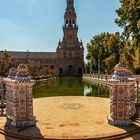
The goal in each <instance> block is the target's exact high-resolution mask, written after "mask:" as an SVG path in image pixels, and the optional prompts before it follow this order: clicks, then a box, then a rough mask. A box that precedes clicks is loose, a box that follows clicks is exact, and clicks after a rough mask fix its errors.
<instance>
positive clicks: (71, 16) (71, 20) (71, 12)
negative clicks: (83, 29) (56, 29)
mask: <svg viewBox="0 0 140 140" xmlns="http://www.w3.org/2000/svg"><path fill="white" fill-rule="evenodd" d="M76 19H77V17H76V13H75V8H74V0H67V8H66V12H65V16H64V20H65V27H66V28H67V27H68V28H76Z"/></svg>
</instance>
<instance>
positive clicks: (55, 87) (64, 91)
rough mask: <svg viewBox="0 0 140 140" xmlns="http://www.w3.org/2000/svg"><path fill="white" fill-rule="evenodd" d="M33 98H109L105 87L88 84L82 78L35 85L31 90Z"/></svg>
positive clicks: (68, 78)
mask: <svg viewBox="0 0 140 140" xmlns="http://www.w3.org/2000/svg"><path fill="white" fill-rule="evenodd" d="M33 96H34V98H42V97H53V96H94V97H103V98H108V97H109V88H108V87H107V86H103V85H99V84H97V83H95V84H92V85H91V84H89V83H87V82H84V81H83V80H82V78H74V77H67V78H58V79H55V80H48V81H47V82H46V83H45V84H36V85H35V86H34V89H33Z"/></svg>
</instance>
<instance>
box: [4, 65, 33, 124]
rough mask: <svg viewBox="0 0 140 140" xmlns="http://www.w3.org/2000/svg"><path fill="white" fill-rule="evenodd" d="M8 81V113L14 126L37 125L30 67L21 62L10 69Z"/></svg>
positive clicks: (6, 81) (6, 80)
mask: <svg viewBox="0 0 140 140" xmlns="http://www.w3.org/2000/svg"><path fill="white" fill-rule="evenodd" d="M5 83H6V103H7V104H6V115H7V118H8V120H10V121H11V125H12V126H14V127H25V126H32V125H35V120H34V117H33V99H32V86H33V85H34V83H35V82H34V80H30V76H29V73H28V68H27V66H26V65H24V64H21V65H19V66H18V68H17V70H16V69H14V68H12V69H10V71H9V76H8V78H6V79H5Z"/></svg>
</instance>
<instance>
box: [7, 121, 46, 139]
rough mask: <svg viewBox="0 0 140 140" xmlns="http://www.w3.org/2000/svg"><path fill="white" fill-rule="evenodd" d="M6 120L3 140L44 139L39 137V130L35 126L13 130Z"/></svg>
mask: <svg viewBox="0 0 140 140" xmlns="http://www.w3.org/2000/svg"><path fill="white" fill-rule="evenodd" d="M10 123H11V122H10V121H8V120H7V122H6V124H5V127H4V131H5V140H41V139H44V137H43V136H42V135H41V132H40V129H39V128H38V127H37V126H32V127H26V128H13V127H11V125H10Z"/></svg>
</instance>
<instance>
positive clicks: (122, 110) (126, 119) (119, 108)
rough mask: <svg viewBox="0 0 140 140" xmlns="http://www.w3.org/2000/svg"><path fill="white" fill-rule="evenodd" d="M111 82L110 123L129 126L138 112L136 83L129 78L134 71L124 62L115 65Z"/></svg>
mask: <svg viewBox="0 0 140 140" xmlns="http://www.w3.org/2000/svg"><path fill="white" fill-rule="evenodd" d="M114 69H115V71H114V74H113V76H112V79H111V80H109V84H110V115H109V116H108V123H109V124H111V125H116V126H129V125H131V123H132V120H131V118H132V117H133V116H134V115H135V113H136V108H135V100H136V95H135V88H134V87H135V85H134V81H132V80H129V78H130V77H131V76H132V72H131V71H130V70H129V69H128V68H127V67H125V66H123V65H122V64H117V65H116V66H115V68H114Z"/></svg>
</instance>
